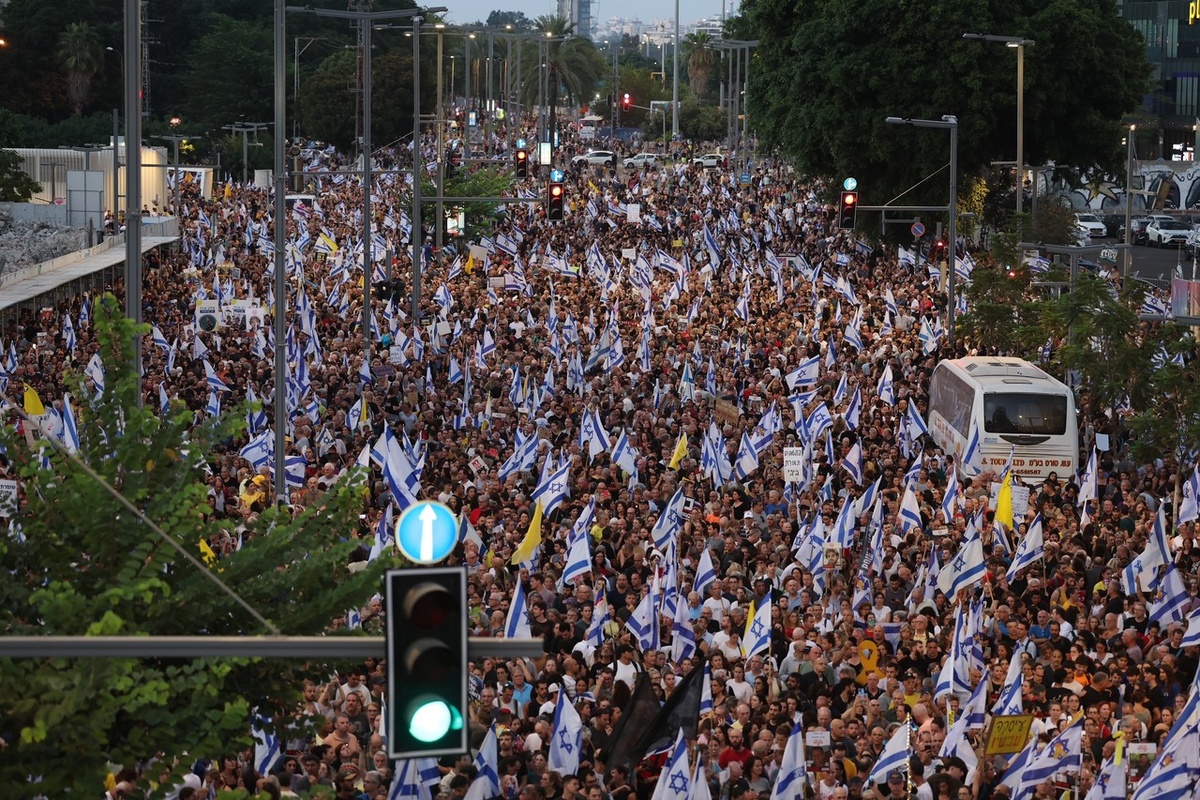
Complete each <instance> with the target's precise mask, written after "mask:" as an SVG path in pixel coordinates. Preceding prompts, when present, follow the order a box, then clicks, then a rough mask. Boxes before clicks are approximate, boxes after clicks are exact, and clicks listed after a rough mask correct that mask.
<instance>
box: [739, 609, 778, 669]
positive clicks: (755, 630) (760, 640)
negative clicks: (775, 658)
mask: <svg viewBox="0 0 1200 800" xmlns="http://www.w3.org/2000/svg"><path fill="white" fill-rule="evenodd" d="M773 607H774V606H773V605H772V604H771V603H770V602H767V601H766V600H765V599H764V601H763V603H762V604H760V605H759V607H758V608H757V609H755V611H754V617H753V618H752V619H751V620H750V624H749V625H748V626H747V628H746V635H745V636H744V637H743V638H742V658H745V659H749V658H751V657H752V656H755V655H757V654H758V653H761V652H763V651H765V650H767V649H768V648H770V646H771V609H772V608H773Z"/></svg>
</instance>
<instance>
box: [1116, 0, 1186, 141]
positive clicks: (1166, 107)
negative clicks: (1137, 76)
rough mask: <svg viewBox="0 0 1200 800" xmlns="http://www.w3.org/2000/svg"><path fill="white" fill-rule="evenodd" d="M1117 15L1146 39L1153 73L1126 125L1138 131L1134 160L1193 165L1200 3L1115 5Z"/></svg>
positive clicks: (1173, 0) (1150, 0)
mask: <svg viewBox="0 0 1200 800" xmlns="http://www.w3.org/2000/svg"><path fill="white" fill-rule="evenodd" d="M1117 10H1118V13H1120V15H1121V16H1122V17H1123V18H1124V19H1125V20H1127V21H1128V22H1129V24H1130V25H1132V26H1133V27H1134V29H1136V30H1137V31H1138V32H1139V33H1141V34H1142V36H1143V38H1145V40H1146V58H1147V60H1149V61H1150V63H1151V64H1152V65H1153V68H1154V71H1153V72H1152V74H1151V89H1150V92H1149V93H1148V94H1147V95H1146V97H1145V99H1144V100H1143V102H1142V107H1141V108H1140V109H1139V110H1138V113H1137V114H1136V115H1135V116H1134V118H1133V119H1131V121H1132V122H1136V123H1137V124H1138V127H1139V134H1138V142H1137V146H1138V154H1137V155H1138V157H1139V158H1141V159H1156V158H1162V159H1166V160H1175V161H1189V160H1193V155H1194V152H1195V147H1196V141H1197V138H1198V137H1200V132H1198V131H1197V126H1198V125H1200V2H1190V3H1189V2H1183V1H1182V0H1118V2H1117ZM1155 129H1157V133H1158V137H1157V138H1158V141H1157V142H1155V141H1154V136H1153V132H1154V130H1155Z"/></svg>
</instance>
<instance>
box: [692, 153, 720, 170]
mask: <svg viewBox="0 0 1200 800" xmlns="http://www.w3.org/2000/svg"><path fill="white" fill-rule="evenodd" d="M692 164H693V165H695V166H697V167H704V168H705V169H716V168H717V167H723V166H725V156H723V155H721V154H720V153H706V154H704V155H702V156H696V157H695V158H693V159H692Z"/></svg>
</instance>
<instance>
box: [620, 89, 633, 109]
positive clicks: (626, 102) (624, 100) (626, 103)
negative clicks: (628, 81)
mask: <svg viewBox="0 0 1200 800" xmlns="http://www.w3.org/2000/svg"><path fill="white" fill-rule="evenodd" d="M632 105H633V98H631V97H630V96H629V92H626V93H625V94H623V95H622V96H621V110H622V111H628V110H629V108H630V106H632Z"/></svg>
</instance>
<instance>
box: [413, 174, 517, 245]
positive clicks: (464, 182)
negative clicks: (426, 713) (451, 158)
mask: <svg viewBox="0 0 1200 800" xmlns="http://www.w3.org/2000/svg"><path fill="white" fill-rule="evenodd" d="M445 185H446V196H448V197H451V196H453V197H500V196H501V195H503V194H504V192H506V191H509V190H510V189H511V188H512V174H511V173H509V172H508V171H507V170H501V169H499V168H497V167H485V168H484V169H478V170H475V171H474V172H459V173H457V174H456V175H455V176H454V177H452V178H447V179H446V181H445ZM435 188H436V187H433V186H432V185H431V186H430V189H431V190H434V189H435ZM496 205H497V204H496V203H465V204H463V212H464V215H465V216H466V225H467V227H466V232H465V233H464V234H463V238H464V239H466V240H473V239H477V238H478V237H479V236H481V235H483V236H485V235H488V234H489V233H490V232H491V231H493V230H495V227H496V213H497V212H496ZM421 208H422V209H424V208H425V204H424V203H422V205H421ZM422 213H424V211H422ZM429 213H431V214H436V213H437V212H436V207H435V206H433V205H432V204H431V205H430V212H429Z"/></svg>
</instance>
